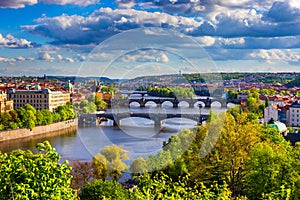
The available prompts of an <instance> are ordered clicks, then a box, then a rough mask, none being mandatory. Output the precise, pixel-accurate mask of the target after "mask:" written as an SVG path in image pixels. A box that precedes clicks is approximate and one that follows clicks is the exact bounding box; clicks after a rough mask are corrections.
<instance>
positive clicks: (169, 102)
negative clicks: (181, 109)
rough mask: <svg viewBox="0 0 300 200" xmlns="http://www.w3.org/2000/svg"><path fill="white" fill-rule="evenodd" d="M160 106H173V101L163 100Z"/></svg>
mask: <svg viewBox="0 0 300 200" xmlns="http://www.w3.org/2000/svg"><path fill="white" fill-rule="evenodd" d="M161 106H162V107H173V102H171V101H164V102H163V103H162V104H161Z"/></svg>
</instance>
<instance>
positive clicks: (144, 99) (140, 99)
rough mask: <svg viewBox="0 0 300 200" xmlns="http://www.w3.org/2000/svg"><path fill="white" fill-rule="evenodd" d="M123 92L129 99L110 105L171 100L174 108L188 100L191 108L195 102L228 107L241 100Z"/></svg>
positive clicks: (160, 103) (157, 102)
mask: <svg viewBox="0 0 300 200" xmlns="http://www.w3.org/2000/svg"><path fill="white" fill-rule="evenodd" d="M121 93H122V94H126V95H128V99H123V100H117V99H112V102H110V103H109V105H110V106H111V105H120V106H130V104H131V103H133V102H136V103H138V104H139V105H140V107H141V108H143V107H145V106H146V103H148V102H154V103H155V104H156V105H157V107H160V106H161V105H162V104H163V103H164V102H171V103H172V105H173V108H178V105H179V103H180V102H187V103H188V105H189V108H194V105H195V103H201V104H202V105H203V107H206V108H210V107H211V105H212V104H213V103H219V104H221V107H223V108H227V104H228V103H233V104H240V103H241V102H240V100H237V99H222V98H214V97H196V98H180V99H179V98H176V97H175V98H174V97H173V98H172V97H156V96H146V95H148V92H147V91H121ZM137 94H138V95H140V97H130V96H131V95H137Z"/></svg>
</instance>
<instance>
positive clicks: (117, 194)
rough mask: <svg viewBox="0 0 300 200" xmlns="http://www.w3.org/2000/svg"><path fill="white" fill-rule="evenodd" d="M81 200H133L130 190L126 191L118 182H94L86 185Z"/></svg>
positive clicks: (81, 193)
mask: <svg viewBox="0 0 300 200" xmlns="http://www.w3.org/2000/svg"><path fill="white" fill-rule="evenodd" d="M79 197H80V199H84V200H96V199H97V200H98V199H99V200H100V199H120V200H123V199H131V198H130V193H129V191H128V190H126V189H124V188H123V187H122V185H121V184H119V183H118V182H116V181H102V180H94V181H92V182H91V183H88V184H86V185H85V186H84V187H83V188H82V190H81V192H80V194H79Z"/></svg>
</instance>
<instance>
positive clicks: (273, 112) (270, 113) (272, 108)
mask: <svg viewBox="0 0 300 200" xmlns="http://www.w3.org/2000/svg"><path fill="white" fill-rule="evenodd" d="M272 118H273V120H274V121H277V120H278V109H277V106H276V105H274V104H272V105H269V106H268V107H266V108H265V109H264V123H266V124H267V123H269V121H270V120H271V119H272Z"/></svg>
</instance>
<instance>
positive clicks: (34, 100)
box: [8, 89, 70, 112]
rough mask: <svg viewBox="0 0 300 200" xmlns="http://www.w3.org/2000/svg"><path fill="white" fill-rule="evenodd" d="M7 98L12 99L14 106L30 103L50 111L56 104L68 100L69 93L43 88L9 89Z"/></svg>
mask: <svg viewBox="0 0 300 200" xmlns="http://www.w3.org/2000/svg"><path fill="white" fill-rule="evenodd" d="M8 99H10V100H13V101H14V108H15V109H18V108H20V107H23V106H25V104H30V105H32V106H33V107H34V108H35V109H37V110H42V109H48V110H50V111H51V112H52V111H54V110H55V108H57V107H58V106H63V105H65V104H66V103H67V102H69V101H70V93H63V92H60V91H51V90H49V89H43V90H9V91H8Z"/></svg>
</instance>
